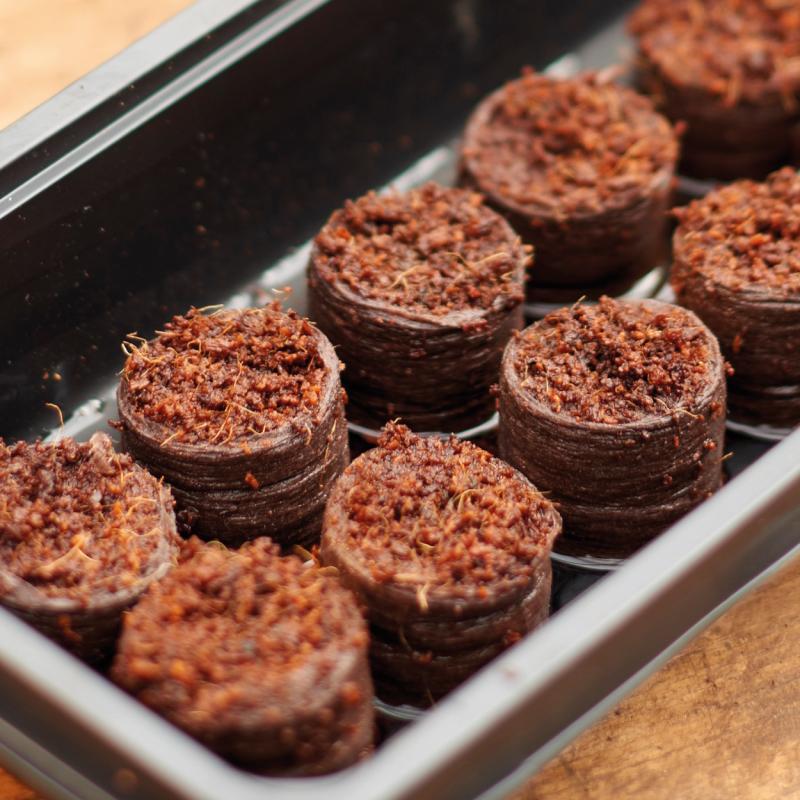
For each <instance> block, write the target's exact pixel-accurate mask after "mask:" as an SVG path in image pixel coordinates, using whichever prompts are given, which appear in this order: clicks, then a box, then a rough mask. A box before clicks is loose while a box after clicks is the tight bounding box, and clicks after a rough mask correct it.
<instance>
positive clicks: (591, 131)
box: [461, 71, 678, 302]
mask: <svg viewBox="0 0 800 800" xmlns="http://www.w3.org/2000/svg"><path fill="white" fill-rule="evenodd" d="M677 155H678V143H677V139H676V136H675V134H674V132H673V131H672V129H671V128H670V125H669V123H668V122H667V120H666V119H665V118H664V117H662V116H661V115H660V114H657V113H656V112H655V110H654V109H653V105H652V103H651V101H650V100H649V99H647V98H645V97H642V96H640V95H637V94H636V93H635V92H633V91H631V90H630V89H626V88H624V87H622V86H619V85H617V84H615V83H612V82H610V81H608V80H605V79H603V78H602V77H600V76H598V75H593V74H587V75H583V76H580V77H577V78H572V79H569V80H558V79H555V78H551V77H548V76H545V75H538V74H536V73H533V72H530V71H528V72H525V73H523V75H522V77H521V78H519V79H517V80H515V81H511V82H510V83H508V84H506V85H505V86H503V87H502V88H500V89H498V90H497V91H496V92H494V93H493V94H491V95H489V97H487V98H486V99H485V100H484V101H483V102H482V103H481V104H480V105H479V106H478V107H477V109H476V110H475V112H474V113H473V115H472V117H471V118H470V121H469V123H468V125H467V128H466V131H465V134H464V143H463V147H462V152H461V171H462V176H461V178H462V181H463V182H464V183H465V185H468V186H472V187H474V188H476V189H478V190H479V191H481V192H483V193H484V194H485V196H486V199H487V202H488V203H489V204H490V205H491V206H493V207H494V208H496V209H497V210H498V211H500V213H502V214H503V215H504V216H505V217H506V218H507V219H508V220H509V222H510V223H511V225H512V226H513V228H514V230H516V231H517V233H519V235H520V236H521V237H522V239H523V241H525V242H527V243H529V244H532V245H533V246H534V251H535V255H536V262H535V266H534V269H533V270H532V271H531V275H530V280H529V282H528V297H529V298H530V299H532V300H544V301H556V302H558V301H569V302H572V301H574V300H576V299H577V298H578V297H580V296H581V295H587V296H591V297H598V296H599V295H600V294H602V293H604V292H607V293H613V294H617V293H621V292H623V291H624V290H625V289H627V288H628V287H630V286H631V284H633V283H634V282H635V281H636V280H637V278H639V277H640V276H642V275H643V274H645V273H646V272H648V271H650V270H651V269H653V268H654V267H656V266H658V265H659V264H660V263H662V259H663V258H664V255H665V250H666V247H665V245H666V231H667V229H666V225H667V219H666V211H667V209H668V208H669V203H670V197H671V182H672V178H673V173H674V168H675V164H676V161H677Z"/></svg>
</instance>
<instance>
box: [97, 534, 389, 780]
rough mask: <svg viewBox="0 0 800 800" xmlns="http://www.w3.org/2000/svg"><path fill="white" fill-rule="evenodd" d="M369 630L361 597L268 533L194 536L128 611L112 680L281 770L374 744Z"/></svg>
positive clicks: (345, 756)
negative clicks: (207, 539)
mask: <svg viewBox="0 0 800 800" xmlns="http://www.w3.org/2000/svg"><path fill="white" fill-rule="evenodd" d="M367 642H368V636H367V630H366V625H365V623H364V620H363V617H362V616H361V613H360V611H359V610H358V607H357V606H356V603H355V600H354V598H353V596H352V595H351V594H350V593H349V592H348V591H346V590H345V589H343V588H342V587H341V586H340V585H339V582H338V581H337V580H336V579H335V578H334V577H331V576H327V575H324V574H322V573H321V572H320V571H319V570H317V569H315V568H308V567H307V566H306V565H304V564H303V563H302V562H301V561H300V560H299V559H297V558H295V557H294V556H288V557H286V558H282V557H281V556H280V551H279V549H278V548H277V547H276V546H274V545H272V544H271V543H270V542H269V540H268V539H265V538H261V539H258V540H256V541H253V542H250V543H246V544H244V545H242V547H241V548H240V549H239V550H238V551H228V550H226V549H225V548H224V547H220V546H213V545H202V544H201V543H200V542H199V541H198V540H197V539H192V540H190V542H189V543H188V545H187V546H186V548H185V551H184V553H183V554H182V563H181V564H180V565H179V566H178V567H176V568H175V569H174V570H173V572H172V573H171V574H170V575H169V576H168V577H167V578H166V579H165V580H163V581H161V582H160V583H157V584H154V585H153V586H152V587H151V589H150V590H149V592H148V593H147V594H146V596H145V597H144V598H143V600H142V601H141V602H140V603H139V605H137V606H136V608H135V609H134V610H133V611H132V612H131V613H130V614H129V615H128V616H127V618H126V620H125V627H124V631H123V634H122V637H121V639H120V646H119V651H118V654H117V658H116V660H115V662H114V666H113V668H112V678H113V679H114V680H115V681H116V682H117V683H119V684H120V685H121V686H123V687H124V688H125V689H127V690H128V691H129V692H131V693H132V694H133V695H135V696H136V697H137V698H138V699H139V700H141V702H143V703H144V704H145V705H147V706H149V707H150V708H152V709H154V710H156V711H158V712H159V713H160V714H163V715H164V716H165V717H166V718H167V719H169V720H170V721H171V722H173V723H174V724H176V725H178V726H179V727H181V728H183V729H184V730H185V731H187V732H188V733H190V734H191V735H192V736H194V737H196V738H197V739H199V740H200V741H201V742H203V743H204V744H205V745H207V746H208V747H210V748H211V749H212V750H215V751H216V752H218V753H220V754H221V755H223V756H225V757H226V758H228V759H230V760H232V761H234V762H235V763H237V764H241V765H243V766H247V767H248V768H250V769H254V770H257V771H260V772H266V773H269V774H272V775H313V774H321V773H326V772H333V771H334V770H337V769H342V768H344V767H346V766H349V765H350V764H352V763H353V762H355V761H357V760H358V759H360V758H361V757H363V756H364V755H366V754H367V753H368V752H369V751H370V750H371V748H372V740H373V736H374V730H373V727H374V720H373V710H372V696H373V691H372V681H371V679H370V675H369V667H368V661H367Z"/></svg>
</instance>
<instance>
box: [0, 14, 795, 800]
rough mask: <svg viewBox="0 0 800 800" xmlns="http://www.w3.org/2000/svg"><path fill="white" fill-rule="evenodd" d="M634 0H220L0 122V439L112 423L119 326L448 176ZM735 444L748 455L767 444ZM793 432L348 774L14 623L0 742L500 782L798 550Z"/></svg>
mask: <svg viewBox="0 0 800 800" xmlns="http://www.w3.org/2000/svg"><path fill="white" fill-rule="evenodd" d="M277 5H280V8H278V9H277V10H276V11H274V12H273V13H272V14H269V15H267V11H269V9H271V8H275V7H276V6H277ZM626 5H627V4H626V3H621V2H620V3H617V2H608V1H607V0H591V1H587V2H579V0H566V1H565V2H562V3H558V4H557V3H553V2H536V1H530V0H501V1H500V2H494V1H493V0H447V1H446V2H441V3H430V2H427V3H425V2H418V0H409V2H407V3H402V4H401V3H392V4H388V3H374V2H369V0H332V2H328V3H325V2H322V0H294V1H293V2H289V3H285V4H282V5H281V4H277V3H274V2H273V3H267V2H261V3H259V2H254V3H246V2H241V1H240V0H236V2H234V3H232V4H230V5H229V6H227V10H228V12H229V13H227V14H226V4H225V2H223V0H219V2H216V3H215V2H209V0H205V2H201V3H198V4H197V6H195V7H193V8H192V9H190V10H189V11H188V12H186V13H185V14H184V15H183V16H182V18H181V19H182V20H183V23H182V24H180V25H175V26H172V27H170V26H168V27H167V29H166V30H162V31H159V32H157V33H156V34H154V37H155V38H152V37H148V39H146V40H145V41H144V42H143V43H140V45H137V47H138V48H140V49H139V51H138V53H137V52H133V53H132V52H130V51H129V52H128V53H126V54H124V55H123V57H121V58H120V59H119V60H118V61H117V62H114V63H112V64H111V65H107V66H106V67H105V68H104V70H105V72H104V73H103V74H102V75H92V76H88V77H87V79H86V81H85V85H86V86H88V88H89V90H90V91H89V92H88V96H90V97H93V98H94V101H87V104H86V107H84V108H82V109H81V113H80V114H78V115H77V116H75V117H68V118H65V125H64V127H63V128H61V129H59V128H58V125H57V124H54V122H53V121H54V119H56V118H57V117H58V113H59V108H60V106H59V102H61V100H63V98H62V99H61V100H56V101H53V102H54V105H50V106H45V107H43V108H42V109H39V110H38V111H37V112H36V114H35V115H33V116H32V117H31V118H30V119H28V120H26V121H24V123H20V125H21V126H22V127H19V126H15V127H12V128H11V129H9V130H8V131H6V132H4V133H3V134H0V191H2V192H7V193H6V194H5V196H3V197H0V435H4V436H7V437H15V436H32V435H37V434H39V433H46V432H48V431H50V430H51V429H52V427H53V424H54V422H55V419H54V416H53V412H52V411H51V410H49V409H47V408H45V406H44V403H45V402H54V403H58V404H59V405H60V406H61V408H62V409H63V412H64V416H65V417H67V418H69V417H70V416H71V415H72V413H73V412H74V411H75V410H76V409H78V408H84V407H87V405H86V404H87V401H90V400H91V399H92V398H95V399H97V402H96V403H93V404H92V403H90V404H89V406H88V407H89V408H90V411H91V413H92V414H94V415H95V417H96V419H97V422H98V424H100V423H101V421H102V418H104V417H105V416H107V415H108V414H113V408H112V407H111V406H106V407H103V402H106V398H107V397H108V391H109V387H110V386H111V385H112V383H113V380H114V373H115V372H116V371H117V370H118V369H119V366H120V363H121V353H120V352H119V342H120V341H121V340H122V338H123V337H124V335H125V334H126V333H128V332H129V331H132V330H137V331H139V332H140V333H142V334H143V335H149V334H150V333H151V332H152V330H153V329H154V328H157V327H159V326H160V325H161V324H162V323H163V322H164V320H165V319H167V318H168V317H169V316H170V315H172V314H173V313H176V312H180V311H183V310H185V308H186V307H187V306H188V305H189V304H195V305H204V304H207V303H215V302H219V301H221V300H225V299H227V298H230V297H231V296H232V295H234V293H236V292H239V291H241V290H242V289H243V288H244V287H246V286H247V284H248V283H250V282H252V281H253V280H254V279H255V278H256V277H257V276H259V275H261V274H262V273H263V271H264V270H265V269H267V268H269V267H270V266H271V265H273V264H274V263H275V262H276V260H278V259H281V258H283V257H285V256H286V255H287V253H289V252H290V251H291V248H292V247H294V246H297V245H299V244H300V243H302V242H304V241H305V240H306V239H307V238H308V236H310V235H311V234H312V233H313V232H314V231H315V230H316V229H317V228H318V227H319V225H320V224H321V223H322V221H323V220H324V219H325V218H326V217H327V215H328V214H329V213H330V211H331V210H332V209H333V208H335V207H336V206H337V205H339V204H340V203H341V201H342V200H343V199H344V198H345V197H348V196H353V195H356V194H359V193H361V192H362V191H364V190H366V189H368V188H372V187H374V186H380V185H383V184H385V183H387V182H389V181H391V180H393V179H395V178H396V177H397V176H398V175H399V174H400V173H402V172H403V171H404V170H406V169H407V168H408V167H409V166H410V165H413V164H414V163H415V162H418V159H420V157H423V156H428V157H429V158H430V157H431V156H433V160H431V161H427V160H426V161H423V162H422V165H421V166H420V165H419V164H418V165H417V167H416V168H415V169H416V172H415V173H414V175H415V178H414V179H418V178H425V177H428V176H429V175H431V174H439V170H440V168H441V169H443V170H444V171H445V173H447V171H448V170H449V171H451V172H452V162H453V158H452V149H448V148H446V147H443V145H450V144H451V143H452V141H453V138H454V136H456V135H457V133H458V131H459V130H460V128H461V125H462V124H463V121H464V119H465V118H466V116H467V114H468V113H469V110H470V109H471V107H472V106H473V104H474V103H475V101H476V99H477V98H478V97H479V96H480V95H482V94H483V93H485V92H487V91H488V90H490V89H492V88H494V87H495V86H496V85H497V84H499V83H500V82H502V81H503V80H504V79H505V78H508V77H511V76H513V75H514V74H516V73H517V72H518V70H519V67H520V66H521V65H523V64H525V63H530V64H533V65H535V66H538V67H544V66H545V65H547V64H549V63H551V62H552V61H553V60H554V59H555V58H556V57H558V56H561V55H563V54H564V53H566V52H568V51H569V50H570V49H571V48H572V47H573V46H576V45H578V44H580V43H585V42H586V41H587V37H589V36H590V34H592V35H594V34H599V36H596V37H594V36H593V38H591V40H590V41H589V45H588V51H590V54H591V53H593V54H594V56H598V57H599V59H600V60H599V62H598V63H604V62H606V61H608V60H611V59H613V58H614V51H615V48H616V47H617V46H618V45H619V42H620V37H619V28H618V27H617V28H614V29H613V30H612V31H611V32H610V34H609V35H608V36H607V35H606V34H604V33H602V31H603V30H604V26H605V25H606V23H607V22H608V21H609V20H610V19H611V18H613V17H618V16H619V14H620V12H621V10H622V9H623V8H624V7H625V6H626ZM212 12H213V13H212ZM205 15H208V16H207V17H206V16H205ZM209 20H210V22H208V21H209ZM206 22H208V24H206ZM206 34H207V36H206ZM207 37H208V38H207ZM160 54H163V56H164V57H160ZM594 56H592V57H590V58H589V59H588V62H587V63H590V62H592V60H593V58H594ZM561 66H562V67H565V68H568V67H569V64H566V65H565V64H561ZM112 77H113V80H112ZM126 85H131V86H133V87H134V88H133V89H130V90H122V89H119V88H118V87H120V86H126ZM115 87H117V88H116V89H115ZM119 91H122V92H123V95H119V94H118V92H119ZM128 91H130V92H131V93H130V94H128ZM120 99H124V100H125V104H124V105H119V100H120ZM95 101H96V102H95ZM93 102H94V103H95V105H92V103H93ZM115 102H116V107H115ZM61 108H63V106H61ZM29 145H30V148H29V147H28V146H29ZM437 159H438V160H437ZM301 258H302V256H301ZM297 263H298V262H297V261H296V260H295V262H294V265H293V266H292V265H290V266H292V269H290V270H288V271H287V273H286V274H287V276H288V277H287V280H289V278H294V279H295V280H297V277H298V272H297V269H296V267H297ZM285 266H286V263H285V262H282V264H279V265H278V268H279V269H283V268H284V267H285ZM281 274H282V273H281ZM300 283H302V281H300ZM281 285H283V284H281ZM243 297H244V299H245V300H248V298H249V297H250V295H244V296H243ZM55 373H58V376H59V378H60V379H59V380H56V379H54V374H55ZM45 375H47V377H44V376H45ZM73 421H76V422H77V423H78V427H79V428H80V429H81V430H83V428H81V424H82V423H81V419H80V417H79V418H77V420H73ZM794 438H795V439H796V438H797V437H796V436H795V437H794ZM731 442H732V443H733V445H732V446H733V449H734V450H735V451H736V455H735V457H734V459H732V460H731V462H730V463H731V467H732V472H737V471H739V470H741V469H743V468H745V467H746V466H747V465H748V464H749V463H751V462H752V461H753V460H754V459H755V458H757V457H758V456H759V455H761V454H762V453H763V452H765V450H766V449H767V446H766V445H763V444H760V443H753V442H750V441H747V440H745V439H735V438H732V439H731ZM797 447H798V442H794V441H793V442H787V443H785V444H784V445H782V446H780V447H778V448H776V452H774V453H771V454H769V456H768V457H767V459H764V460H763V461H762V462H761V463H759V464H756V465H755V467H754V468H753V471H752V472H751V479H750V480H749V481H748V480H747V479H745V483H744V484H742V490H741V491H736V490H734V491H729V492H723V493H722V494H721V495H720V496H719V497H718V498H715V499H714V500H713V501H712V502H711V504H709V505H707V506H704V507H702V508H701V509H700V512H699V513H698V514H693V515H691V516H690V517H689V518H687V519H686V520H685V521H684V522H683V523H681V525H679V526H678V528H676V530H674V531H671V532H670V533H669V534H667V535H665V536H664V537H662V539H661V540H659V541H658V542H657V543H656V544H655V545H654V546H653V548H647V550H646V551H644V552H643V553H642V554H641V556H640V557H637V559H635V560H634V562H632V563H631V564H629V565H628V566H627V567H623V568H622V569H621V570H620V572H619V573H618V574H616V575H614V576H612V577H609V578H608V579H606V580H602V581H600V583H599V585H597V586H595V587H593V588H592V589H591V591H589V592H587V593H586V594H585V595H584V596H583V597H580V598H577V600H575V597H576V596H577V594H579V593H580V592H581V591H583V590H584V589H586V588H587V587H588V585H589V584H591V583H593V582H594V581H595V580H596V577H597V576H588V577H587V576H582V575H578V576H576V575H575V574H567V573H564V574H562V575H561V576H560V577H559V581H558V588H557V592H556V598H555V604H556V606H557V607H560V606H563V605H565V604H566V603H567V602H569V603H570V605H569V607H568V608H565V609H563V611H561V612H560V613H559V614H557V615H556V616H555V618H554V619H553V621H552V622H551V623H549V624H548V625H547V626H545V628H544V629H542V630H541V631H540V632H539V633H537V634H535V635H534V636H532V637H527V638H526V640H525V641H523V642H522V643H520V645H518V646H517V647H515V648H513V649H512V650H511V651H510V652H509V653H508V654H507V656H506V657H504V658H503V659H502V660H501V662H498V663H497V664H495V665H493V666H492V667H491V668H490V669H489V670H486V671H484V673H483V674H482V675H480V676H478V678H477V679H476V680H475V681H470V682H469V684H468V685H467V686H465V687H464V689H463V690H462V691H459V692H457V693H455V694H454V695H453V696H452V697H450V698H448V699H447V700H446V701H445V702H444V703H442V704H441V707H440V708H439V709H437V710H436V712H434V713H433V714H430V715H427V716H426V717H425V719H423V720H422V721H421V722H418V723H415V724H414V725H413V726H411V727H410V728H408V729H407V730H406V731H403V732H402V733H400V734H399V735H398V736H396V737H394V738H393V739H392V740H391V741H390V742H389V743H388V744H387V745H386V747H385V748H383V749H382V751H381V752H380V753H379V755H378V756H377V757H376V758H375V759H373V760H372V761H370V762H368V763H367V764H365V765H364V767H363V768H359V769H357V770H355V771H353V772H348V773H345V774H343V775H340V776H334V777H332V778H330V779H322V780H319V781H308V782H306V781H295V782H290V783H284V782H277V783H276V782H270V783H269V784H265V783H264V782H262V781H261V780H260V779H256V778H254V777H253V776H250V775H245V774H244V773H241V772H239V771H236V770H233V769H232V768H230V767H228V766H227V765H225V764H223V763H222V762H220V761H219V760H218V759H216V758H215V757H213V756H211V755H210V754H209V753H208V752H207V751H204V750H203V749H202V748H200V747H199V746H197V745H196V744H195V743H193V742H191V741H189V740H187V739H186V737H184V736H182V735H181V734H180V733H179V732H178V731H176V730H174V729H173V728H171V727H170V726H168V725H166V724H165V723H163V722H162V721H160V720H159V719H157V718H155V717H154V716H153V715H151V714H149V713H148V712H147V711H146V710H144V709H143V708H142V707H140V706H138V705H137V704H136V703H134V702H133V701H131V700H129V699H128V698H126V697H124V696H123V695H121V694H120V693H119V692H118V691H116V690H115V689H114V688H113V687H112V686H110V685H108V684H107V683H106V682H105V681H104V680H103V679H101V678H100V677H99V676H97V675H95V674H94V673H91V672H90V671H88V670H87V669H86V668H85V667H83V666H82V665H81V664H78V663H77V662H74V661H73V660H72V659H70V658H69V657H68V656H67V655H66V654H64V653H62V652H61V651H58V650H57V649H56V648H54V646H52V645H51V644H50V643H49V642H47V641H44V640H41V638H40V637H38V636H37V635H36V634H35V633H33V632H32V631H30V630H28V629H26V628H24V627H22V626H21V625H20V623H18V622H17V621H16V620H14V619H12V618H9V617H8V615H7V614H5V613H4V612H0V641H2V645H0V716H2V718H3V719H4V720H5V721H4V722H0V758H3V759H5V760H6V761H8V762H9V763H11V762H13V763H15V764H17V766H18V767H19V768H21V769H22V770H23V771H24V772H25V775H26V776H27V777H28V778H29V779H30V780H33V781H34V782H36V783H37V785H40V786H42V788H43V789H46V790H47V791H53V792H56V793H57V794H58V795H59V796H63V797H108V796H109V795H116V796H130V797H137V798H157V797H164V798H167V797H186V798H188V797H203V798H209V799H210V798H220V797H236V798H237V799H238V800H242V799H244V798H250V797H253V798H255V797H260V796H274V797H278V796H280V797H284V796H285V797H291V796H297V797H300V796H308V797H322V796H325V797H326V798H327V799H328V800H336V798H342V799H344V798H353V797H359V798H360V797H375V798H378V797H381V798H411V797H431V798H437V800H441V798H456V797H464V796H474V795H476V794H478V793H480V792H482V791H486V790H490V787H491V786H492V785H493V784H494V783H495V782H496V781H498V780H499V779H501V778H503V777H504V776H505V775H507V774H508V773H509V772H510V771H512V770H513V769H515V768H517V767H518V766H519V765H520V763H521V762H523V760H525V759H526V757H529V756H530V754H533V755H532V756H531V758H530V760H529V761H528V762H527V766H525V767H524V768H522V769H523V770H524V771H530V770H531V769H533V768H535V767H536V766H537V765H538V764H540V763H541V762H542V760H543V759H544V758H545V757H546V756H547V754H548V753H552V752H553V749H554V747H555V746H556V743H557V742H562V743H563V741H564V740H565V737H566V736H567V735H571V733H574V731H575V730H576V729H577V728H576V726H577V725H578V724H584V723H585V722H586V721H587V720H588V718H589V716H587V715H590V714H591V713H596V712H597V709H598V708H599V707H600V706H599V705H598V704H600V705H602V703H604V702H608V701H607V699H604V698H608V696H609V693H611V692H613V691H614V690H615V689H617V688H618V687H619V686H620V685H621V684H622V683H623V682H624V681H626V680H628V679H630V678H631V676H633V675H634V674H636V673H637V672H638V671H639V670H641V669H642V668H644V667H645V666H646V665H647V664H648V663H650V662H652V660H653V659H654V658H658V657H659V654H661V657H663V653H664V649H665V648H666V647H667V646H668V645H670V644H671V643H673V642H674V641H675V640H676V639H678V638H679V637H680V636H681V635H682V634H684V633H685V632H686V631H687V630H688V629H689V628H690V627H691V626H692V625H695V624H696V623H698V621H699V620H701V619H702V618H704V617H705V616H706V615H707V614H708V613H710V612H712V611H713V609H715V608H716V607H718V606H719V604H720V603H723V602H725V601H726V600H727V599H728V598H729V597H730V596H731V594H732V593H733V592H735V591H737V590H738V589H740V588H741V587H742V586H743V585H745V584H746V583H747V582H748V581H750V580H752V579H753V578H755V577H756V576H757V575H758V574H759V573H760V572H761V571H763V570H764V569H765V568H767V567H768V566H769V565H770V564H772V563H773V562H774V561H776V560H777V559H778V558H779V557H781V556H782V555H783V554H785V553H786V552H788V551H789V550H791V548H792V547H793V546H794V545H795V544H796V543H797V540H798V538H800V532H798V530H797V523H798V509H797V496H796V492H797V487H798V486H800V476H798V475H797V474H796V473H797V472H798V463H800V457H798V455H797ZM731 489H733V487H731ZM793 492H794V493H795V494H793ZM712 573H713V574H712ZM709 576H711V577H709ZM573 600H574V602H572V601H573ZM521 666H524V670H522V671H521V669H520V668H521ZM509 676H512V677H509ZM65 688H66V689H68V691H65ZM593 709H594V712H593V711H592V710H593ZM534 718H535V721H536V724H532V722H531V720H532V719H534ZM570 725H571V726H572V727H571V728H570V729H569V730H568V731H567V732H565V730H567V726H570ZM48 751H49V752H50V753H52V754H55V756H57V758H56V757H54V756H53V755H50V754H48ZM120 770H123V772H122V773H120ZM125 770H128V771H129V772H130V773H132V774H133V775H134V777H135V782H134V783H133V784H131V783H130V775H129V774H128V773H126V772H124V771H125ZM520 774H521V773H520ZM126 781H127V783H126ZM126 787H127V789H128V790H129V791H124V789H125V788H126Z"/></svg>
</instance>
